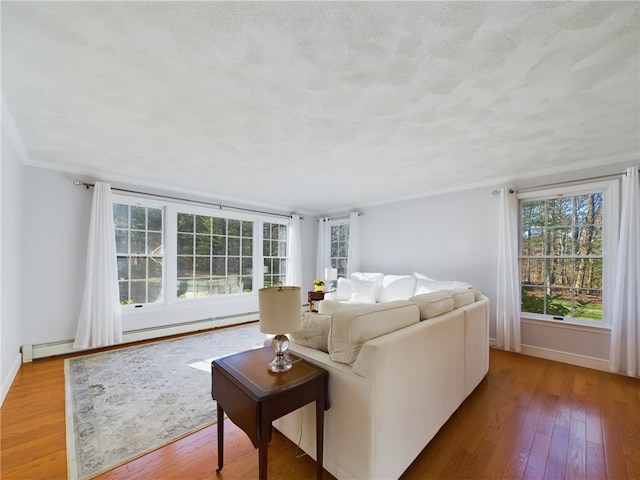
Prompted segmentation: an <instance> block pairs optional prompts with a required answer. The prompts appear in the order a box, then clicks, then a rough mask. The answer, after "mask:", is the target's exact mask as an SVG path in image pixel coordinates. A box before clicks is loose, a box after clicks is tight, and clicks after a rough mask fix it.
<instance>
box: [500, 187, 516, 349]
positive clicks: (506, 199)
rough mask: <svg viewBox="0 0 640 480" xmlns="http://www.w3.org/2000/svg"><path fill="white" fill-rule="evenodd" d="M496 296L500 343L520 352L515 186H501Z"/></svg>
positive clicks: (504, 346)
mask: <svg viewBox="0 0 640 480" xmlns="http://www.w3.org/2000/svg"><path fill="white" fill-rule="evenodd" d="M496 297H497V298H496V336H497V340H496V343H497V346H498V348H502V349H504V350H511V351H515V352H520V349H521V342H520V275H519V268H518V199H517V198H516V194H515V192H514V191H513V190H510V189H508V188H505V187H503V188H501V189H500V219H499V225H498V284H497V295H496Z"/></svg>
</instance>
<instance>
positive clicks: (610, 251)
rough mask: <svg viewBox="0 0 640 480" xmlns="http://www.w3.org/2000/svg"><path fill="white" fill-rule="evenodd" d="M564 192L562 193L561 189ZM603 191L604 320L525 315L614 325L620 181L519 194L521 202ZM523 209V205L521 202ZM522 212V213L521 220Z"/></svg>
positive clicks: (568, 322) (570, 322)
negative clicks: (613, 301)
mask: <svg viewBox="0 0 640 480" xmlns="http://www.w3.org/2000/svg"><path fill="white" fill-rule="evenodd" d="M560 191H561V192H562V194H559V193H558V192H560ZM599 192H601V193H602V194H603V204H604V205H603V208H604V211H603V220H604V221H603V226H602V236H603V239H604V248H603V252H602V256H603V259H602V284H603V288H602V321H597V320H586V319H584V320H582V319H579V318H573V317H571V318H568V319H565V320H562V321H559V320H554V319H553V316H552V315H538V314H535V313H529V312H521V317H522V318H527V319H530V320H535V321H544V322H550V323H554V324H562V325H583V326H589V327H601V328H611V310H612V304H611V299H612V296H613V281H614V278H615V264H616V258H617V251H618V235H619V231H620V230H619V229H620V181H619V180H607V181H601V182H593V183H584V184H578V185H568V186H565V187H562V186H559V187H556V188H549V189H545V190H537V191H532V192H523V193H518V194H517V198H518V201H521V200H542V199H548V198H551V197H553V196H564V195H565V194H566V195H571V196H575V195H582V194H584V195H587V194H591V193H599ZM518 208H519V209H520V205H518ZM520 216H521V214H520V213H519V214H518V218H519V219H520Z"/></svg>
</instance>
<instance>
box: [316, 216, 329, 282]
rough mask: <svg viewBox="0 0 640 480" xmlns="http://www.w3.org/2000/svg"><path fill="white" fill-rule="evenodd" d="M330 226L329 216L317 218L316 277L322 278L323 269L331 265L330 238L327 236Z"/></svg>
mask: <svg viewBox="0 0 640 480" xmlns="http://www.w3.org/2000/svg"><path fill="white" fill-rule="evenodd" d="M330 233H331V227H330V226H329V218H328V217H323V218H321V219H320V220H318V255H317V260H316V278H324V269H325V268H329V267H331V257H330V251H329V249H330V247H331V239H330V238H329V236H330Z"/></svg>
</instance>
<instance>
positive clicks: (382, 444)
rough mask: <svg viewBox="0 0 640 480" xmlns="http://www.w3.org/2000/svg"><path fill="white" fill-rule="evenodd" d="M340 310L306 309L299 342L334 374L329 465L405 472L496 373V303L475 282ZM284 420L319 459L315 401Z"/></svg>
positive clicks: (296, 346) (376, 475)
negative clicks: (492, 366) (492, 335)
mask: <svg viewBox="0 0 640 480" xmlns="http://www.w3.org/2000/svg"><path fill="white" fill-rule="evenodd" d="M416 280H419V279H416ZM417 283H418V282H417V281H416V284H417ZM380 285H382V283H381V284H380ZM449 286H451V285H449ZM381 293H382V291H381V290H378V295H380V294H381ZM388 293H389V292H388ZM412 293H416V290H415V287H414V290H413V292H412ZM379 298H380V297H379V296H378V299H379ZM383 298H384V297H383ZM387 298H391V296H389V297H387ZM350 300H353V299H351V298H350ZM331 308H332V309H333V311H332V312H331V313H324V314H322V313H318V314H312V313H305V314H304V319H303V323H304V325H305V328H303V330H301V331H300V332H294V333H292V334H291V340H292V341H291V345H290V350H292V351H293V352H294V353H296V354H297V355H298V356H300V357H303V358H305V359H307V360H309V361H311V362H313V363H315V364H317V365H320V366H322V367H323V368H325V369H326V370H328V371H329V398H330V403H331V408H330V409H329V410H328V411H327V412H325V427H324V435H325V436H324V439H325V441H324V462H323V465H324V468H325V469H327V470H328V471H329V472H330V473H331V474H333V475H334V476H336V477H337V478H338V479H391V478H398V477H399V476H400V475H401V474H402V473H403V472H404V471H405V470H406V469H407V467H408V466H409V465H410V464H411V462H412V461H413V460H414V459H415V458H416V456H417V455H418V454H419V453H420V452H421V451H422V450H423V448H424V447H425V446H426V445H427V444H428V443H429V441H430V440H431V439H432V438H433V437H434V435H435V434H436V433H437V432H438V430H439V429H440V428H441V427H442V425H444V423H445V422H446V421H447V420H448V419H449V417H450V416H451V415H452V414H453V413H454V412H455V410H456V409H457V408H458V407H459V406H460V404H461V403H462V402H463V401H464V399H465V398H466V397H467V396H468V395H469V394H470V393H471V392H472V391H473V390H474V389H475V387H476V386H477V385H478V384H479V383H480V382H481V380H482V379H483V378H484V376H485V375H486V373H487V371H488V369H489V301H488V299H487V298H486V297H484V296H482V295H481V294H480V292H478V291H477V290H475V289H473V288H470V287H469V286H466V287H460V288H457V289H454V290H448V291H444V292H442V291H436V292H428V293H422V294H418V295H412V296H411V297H409V299H406V300H395V299H392V301H391V302H387V303H385V302H375V303H365V304H362V303H360V304H355V303H353V302H352V304H343V305H339V306H336V305H335V302H334V305H332V306H331ZM274 426H275V427H276V428H277V429H278V430H279V431H280V432H282V433H283V434H284V435H285V436H287V437H288V438H289V439H290V440H291V441H293V442H294V443H296V444H297V443H298V442H300V446H301V448H302V449H303V450H304V451H305V452H307V453H308V454H309V455H311V457H312V458H315V451H316V448H315V438H316V437H315V413H314V406H313V405H307V406H305V407H303V408H301V409H299V410H296V411H295V412H292V413H291V414H289V415H287V416H285V417H282V418H281V419H279V420H277V421H276V422H274Z"/></svg>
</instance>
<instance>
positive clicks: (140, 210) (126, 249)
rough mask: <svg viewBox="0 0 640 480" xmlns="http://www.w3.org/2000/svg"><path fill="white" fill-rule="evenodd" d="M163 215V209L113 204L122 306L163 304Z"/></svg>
mask: <svg viewBox="0 0 640 480" xmlns="http://www.w3.org/2000/svg"><path fill="white" fill-rule="evenodd" d="M162 213H163V211H162V209H161V208H150V207H146V206H140V205H127V204H123V203H116V204H114V205H113V219H114V226H115V235H116V255H117V260H118V283H119V286H120V303H121V304H122V305H130V304H143V303H155V302H160V301H162V272H163V268H162V266H163V260H164V257H163V250H162V225H163V221H162V220H163V218H162V217H163V215H162Z"/></svg>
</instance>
